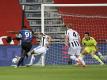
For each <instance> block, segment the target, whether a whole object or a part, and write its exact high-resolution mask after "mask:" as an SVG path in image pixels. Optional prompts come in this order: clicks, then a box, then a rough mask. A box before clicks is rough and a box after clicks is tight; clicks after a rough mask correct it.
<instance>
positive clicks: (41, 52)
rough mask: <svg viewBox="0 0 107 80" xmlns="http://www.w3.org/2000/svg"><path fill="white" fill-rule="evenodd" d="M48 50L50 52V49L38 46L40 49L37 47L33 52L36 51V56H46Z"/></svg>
mask: <svg viewBox="0 0 107 80" xmlns="http://www.w3.org/2000/svg"><path fill="white" fill-rule="evenodd" d="M47 50H48V48H46V47H42V46H38V47H36V48H34V49H33V51H34V53H35V54H36V55H40V54H46V51H47Z"/></svg>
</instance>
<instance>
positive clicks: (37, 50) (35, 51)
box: [28, 46, 44, 66]
mask: <svg viewBox="0 0 107 80" xmlns="http://www.w3.org/2000/svg"><path fill="white" fill-rule="evenodd" d="M43 53H44V48H43V47H41V46H38V47H36V48H34V49H33V50H32V51H30V52H29V53H28V54H31V60H30V63H29V65H30V66H31V65H33V63H34V61H35V57H36V56H37V55H41V54H43ZM39 61H40V60H39Z"/></svg>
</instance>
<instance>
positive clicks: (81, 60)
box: [78, 54, 86, 66]
mask: <svg viewBox="0 0 107 80" xmlns="http://www.w3.org/2000/svg"><path fill="white" fill-rule="evenodd" d="M83 58H84V55H82V54H81V55H80V56H79V58H78V59H79V60H80V62H81V65H82V66H86V64H85V61H84V60H83Z"/></svg>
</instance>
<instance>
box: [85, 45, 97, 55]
mask: <svg viewBox="0 0 107 80" xmlns="http://www.w3.org/2000/svg"><path fill="white" fill-rule="evenodd" d="M84 50H85V52H86V53H88V54H89V53H92V52H96V51H97V50H96V48H95V47H94V46H92V47H85V48H84Z"/></svg>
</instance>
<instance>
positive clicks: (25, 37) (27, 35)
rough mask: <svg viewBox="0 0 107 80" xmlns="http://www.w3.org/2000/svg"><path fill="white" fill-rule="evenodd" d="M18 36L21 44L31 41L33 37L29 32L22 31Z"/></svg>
mask: <svg viewBox="0 0 107 80" xmlns="http://www.w3.org/2000/svg"><path fill="white" fill-rule="evenodd" d="M19 34H20V35H21V42H22V43H26V42H31V41H32V38H33V36H32V31H31V30H26V29H22V30H20V32H19Z"/></svg>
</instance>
